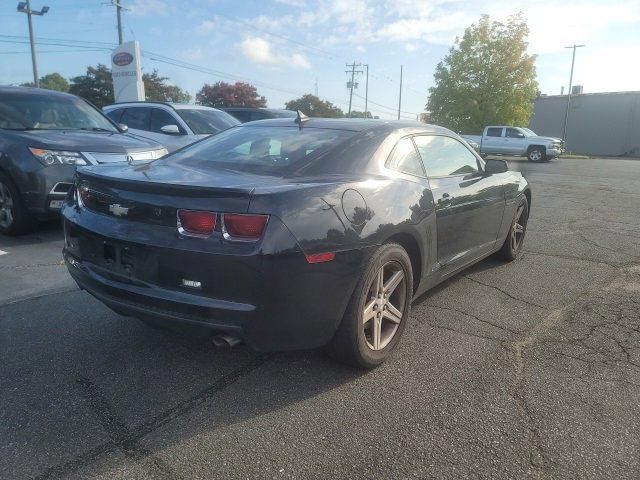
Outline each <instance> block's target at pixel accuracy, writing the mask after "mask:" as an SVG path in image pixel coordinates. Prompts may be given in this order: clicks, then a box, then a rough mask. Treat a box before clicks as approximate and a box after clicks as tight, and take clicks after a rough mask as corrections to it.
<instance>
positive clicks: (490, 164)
mask: <svg viewBox="0 0 640 480" xmlns="http://www.w3.org/2000/svg"><path fill="white" fill-rule="evenodd" d="M484 171H485V173H486V174H487V175H492V174H494V173H504V172H508V171H509V165H508V164H507V162H505V161H504V160H498V159H495V158H490V159H489V160H487V161H486V162H485V164H484Z"/></svg>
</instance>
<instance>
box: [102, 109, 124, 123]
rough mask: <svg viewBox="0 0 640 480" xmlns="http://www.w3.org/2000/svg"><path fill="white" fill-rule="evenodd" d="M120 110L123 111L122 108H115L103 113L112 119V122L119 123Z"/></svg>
mask: <svg viewBox="0 0 640 480" xmlns="http://www.w3.org/2000/svg"><path fill="white" fill-rule="evenodd" d="M122 112H123V109H122V108H116V109H115V110H110V111H108V112H106V113H105V115H106V116H107V117H109V118H110V119H111V120H113V121H114V122H116V123H120V117H122Z"/></svg>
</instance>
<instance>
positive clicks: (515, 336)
mask: <svg viewBox="0 0 640 480" xmlns="http://www.w3.org/2000/svg"><path fill="white" fill-rule="evenodd" d="M511 166H512V168H517V169H519V170H521V171H523V172H525V174H526V175H527V177H528V178H529V180H530V182H531V183H532V187H533V191H534V197H533V202H532V216H531V219H530V222H529V230H528V233H527V239H526V243H525V251H524V253H523V255H522V256H521V258H519V259H518V260H517V261H516V262H514V263H511V264H508V265H505V264H502V263H500V262H498V261H495V260H492V259H489V260H486V261H484V262H482V263H480V264H478V265H477V266H475V267H474V268H472V269H471V270H469V271H466V272H464V273H462V274H460V275H458V276H457V277H455V278H453V279H452V280H450V281H448V282H446V283H445V284H443V285H441V286H439V287H438V288H436V289H435V290H434V291H432V292H429V293H428V294H427V295H425V296H423V297H422V298H420V299H419V300H418V301H417V302H415V304H414V307H413V312H412V315H411V323H410V324H409V325H408V327H407V330H406V331H405V334H404V337H403V339H402V342H401V345H400V348H399V350H398V352H397V353H396V354H395V355H394V357H393V358H392V360H391V361H390V362H388V363H387V364H385V365H383V366H381V367H380V368H378V369H377V370H375V371H372V372H362V371H355V370H352V369H350V368H347V367H343V366H341V365H339V364H336V363H334V362H332V361H331V360H329V359H328V358H326V357H325V356H324V355H323V354H322V353H321V352H317V351H312V352H288V353H278V354H269V355H263V354H258V353H256V352H253V351H251V350H249V349H248V348H246V347H243V346H241V347H238V348H235V349H232V350H220V349H215V348H214V347H213V345H212V344H211V342H210V341H208V340H206V339H204V338H192V337H185V336H180V335H176V334H167V333H162V332H158V331H155V330H152V329H149V328H148V327H145V326H144V325H142V324H141V323H138V322H137V321H135V320H132V319H128V318H123V317H120V316H118V315H116V314H115V313H112V312H111V311H109V310H108V309H107V308H106V307H104V306H103V305H102V304H101V303H99V302H98V301H96V300H94V299H93V298H92V297H90V296H89V295H88V294H86V293H84V292H81V291H79V290H78V289H77V288H76V287H75V286H74V284H73V283H72V282H71V280H70V278H69V276H68V274H67V272H66V269H65V267H64V266H63V265H62V263H61V259H60V249H61V245H62V235H61V231H60V229H59V227H58V225H56V224H55V223H54V224H51V225H47V226H44V227H43V228H42V229H41V230H40V231H39V232H37V233H36V234H32V235H29V236H27V237H23V238H20V239H9V238H4V237H0V253H2V252H6V254H2V255H0V346H1V349H0V478H2V479H22V478H36V479H54V478H74V479H75V478H78V479H80V478H104V479H116V478H136V479H146V478H168V479H181V478H203V479H213V478H220V479H236V478H238V479H240V478H242V479H244V478H300V479H312V478H389V479H391V478H393V479H404V478H456V479H457V478H469V477H471V478H505V479H515V478H554V479H555V478H567V479H568V478H616V479H622V478H629V479H631V478H634V479H636V478H640V216H639V215H638V211H639V210H640V161H637V160H617V159H590V160H584V159H563V160H560V161H554V162H552V163H549V164H530V163H527V162H525V161H521V160H517V161H512V162H511Z"/></svg>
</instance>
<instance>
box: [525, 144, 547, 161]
mask: <svg viewBox="0 0 640 480" xmlns="http://www.w3.org/2000/svg"><path fill="white" fill-rule="evenodd" d="M527 158H528V159H529V161H530V162H533V163H541V162H546V161H547V149H546V148H544V147H540V146H538V145H534V146H533V147H529V150H528V151H527Z"/></svg>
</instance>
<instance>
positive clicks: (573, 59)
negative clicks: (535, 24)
mask: <svg viewBox="0 0 640 480" xmlns="http://www.w3.org/2000/svg"><path fill="white" fill-rule="evenodd" d="M580 47H584V45H571V46H570V47H564V48H572V49H573V56H572V57H571V74H570V75H569V90H568V92H567V93H568V95H567V109H566V110H565V112H564V124H563V126H562V141H563V142H565V145H566V141H567V123H568V122H569V106H570V105H571V85H572V83H573V66H574V65H575V63H576V48H580Z"/></svg>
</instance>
